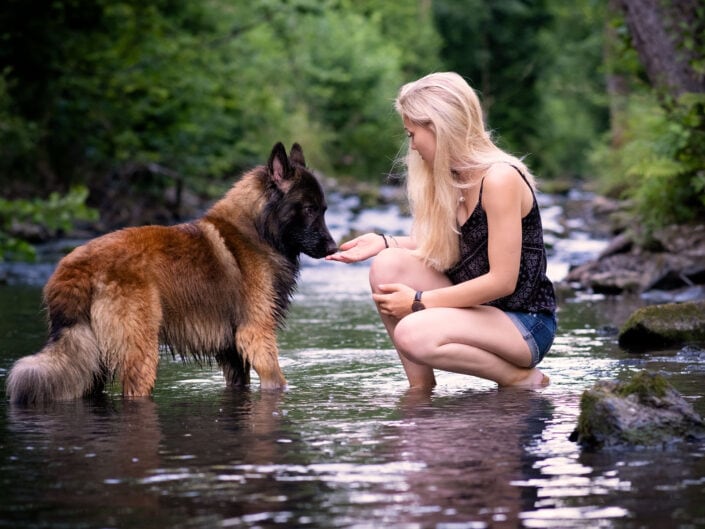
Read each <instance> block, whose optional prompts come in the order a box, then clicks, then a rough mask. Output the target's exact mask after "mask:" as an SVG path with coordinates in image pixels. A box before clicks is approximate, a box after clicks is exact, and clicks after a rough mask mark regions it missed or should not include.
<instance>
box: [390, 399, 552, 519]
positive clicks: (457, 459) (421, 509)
mask: <svg viewBox="0 0 705 529" xmlns="http://www.w3.org/2000/svg"><path fill="white" fill-rule="evenodd" d="M399 412H400V421H399V423H398V424H396V425H394V426H390V427H388V428H387V430H388V431H387V432H385V433H386V436H387V437H388V438H389V439H390V442H389V445H388V447H387V448H388V449H389V450H391V451H393V452H395V453H397V454H398V455H399V457H400V460H401V461H406V462H408V463H415V464H416V465H419V468H417V469H415V471H413V472H409V473H408V474H407V479H406V485H407V487H408V489H407V490H406V495H407V498H405V499H404V502H403V504H402V505H403V507H402V508H401V509H399V512H398V513H397V515H398V516H399V518H400V520H401V521H403V522H408V523H413V524H415V525H416V526H419V527H433V526H438V524H443V523H451V522H453V521H455V522H458V521H461V520H462V522H463V523H462V524H461V525H460V526H461V527H517V526H518V525H519V519H520V515H521V513H522V512H524V511H526V510H529V509H532V508H533V506H534V503H535V502H536V489H535V488H534V487H524V486H516V485H515V484H514V483H515V482H519V481H522V480H525V479H526V478H527V477H528V476H531V475H532V474H536V471H535V469H534V468H533V465H532V463H533V461H532V460H531V459H529V458H527V453H526V451H525V449H524V447H525V446H527V445H531V444H532V443H534V442H536V440H537V439H540V437H541V434H542V431H543V429H544V426H545V424H546V423H547V422H548V421H549V420H550V419H551V416H552V412H553V406H552V404H551V402H550V400H549V399H546V398H544V397H542V396H541V394H540V393H535V392H527V391H516V390H514V391H512V390H501V391H497V390H489V391H469V392H466V393H464V394H461V395H453V396H447V397H436V398H432V397H431V395H430V394H428V393H424V392H420V391H408V392H407V393H406V394H405V395H404V397H403V398H402V399H401V400H400V402H399ZM409 505H411V506H412V507H411V508H409Z"/></svg>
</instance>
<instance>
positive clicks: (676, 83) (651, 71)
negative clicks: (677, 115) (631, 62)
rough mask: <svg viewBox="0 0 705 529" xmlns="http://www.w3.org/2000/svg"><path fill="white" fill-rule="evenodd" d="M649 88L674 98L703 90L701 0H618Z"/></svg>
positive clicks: (704, 21)
mask: <svg viewBox="0 0 705 529" xmlns="http://www.w3.org/2000/svg"><path fill="white" fill-rule="evenodd" d="M619 1H620V4H621V6H622V8H623V10H624V15H625V18H626V22H627V27H628V28H629V33H630V34H631V37H632V42H633V44H634V47H635V48H636V50H637V52H638V53H639V57H640V59H641V62H642V64H643V66H644V69H645V70H646V74H647V76H648V77H649V80H650V82H651V84H652V86H653V87H655V88H656V89H657V90H661V91H663V92H665V93H667V94H669V95H670V96H672V97H674V98H678V97H679V96H681V95H682V94H684V93H688V92H691V93H702V92H705V57H703V50H704V49H705V5H704V4H703V2H702V0H678V1H677V2H664V1H661V0H619Z"/></svg>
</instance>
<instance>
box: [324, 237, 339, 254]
mask: <svg viewBox="0 0 705 529" xmlns="http://www.w3.org/2000/svg"><path fill="white" fill-rule="evenodd" d="M337 251H338V245H337V244H335V242H334V241H333V240H331V241H330V242H329V243H328V246H327V247H326V255H332V254H334V253H335V252H337Z"/></svg>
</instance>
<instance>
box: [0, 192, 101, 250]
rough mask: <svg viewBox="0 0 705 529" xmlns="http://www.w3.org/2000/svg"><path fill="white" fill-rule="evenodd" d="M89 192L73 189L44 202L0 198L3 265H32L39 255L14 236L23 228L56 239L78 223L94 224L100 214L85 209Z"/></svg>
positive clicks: (25, 241) (28, 244)
mask: <svg viewBox="0 0 705 529" xmlns="http://www.w3.org/2000/svg"><path fill="white" fill-rule="evenodd" d="M87 198H88V190H87V189H86V188H85V187H76V188H74V189H71V190H70V191H69V192H68V193H67V194H66V195H63V196H62V195H59V194H58V193H51V194H50V195H49V197H48V198H47V199H45V200H40V199H33V200H21V199H20V200H7V199H4V198H0V261H16V260H23V261H31V260H34V258H35V255H36V252H35V250H34V247H33V246H32V245H31V244H30V243H29V242H28V241H27V240H24V238H22V237H18V236H15V235H13V234H14V233H15V232H16V231H20V229H21V228H22V227H23V226H25V227H26V226H35V227H39V228H41V229H42V231H44V232H47V235H49V236H51V235H56V234H57V233H59V232H68V231H70V230H71V229H72V228H73V227H74V225H75V223H76V222H77V221H82V220H84V221H93V220H96V219H97V216H98V215H97V212H96V211H95V210H93V209H91V208H89V207H87V206H86V199H87Z"/></svg>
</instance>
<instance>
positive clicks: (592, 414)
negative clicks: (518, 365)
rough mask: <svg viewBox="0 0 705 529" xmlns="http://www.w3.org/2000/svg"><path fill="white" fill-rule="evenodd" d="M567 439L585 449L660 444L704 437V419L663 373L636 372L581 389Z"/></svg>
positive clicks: (662, 445)
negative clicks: (574, 424) (575, 418)
mask: <svg viewBox="0 0 705 529" xmlns="http://www.w3.org/2000/svg"><path fill="white" fill-rule="evenodd" d="M570 439H571V441H574V442H577V443H579V444H580V445H581V446H583V447H584V448H586V449H590V450H602V449H615V448H616V449H624V448H633V447H664V446H670V445H674V444H677V443H680V442H683V441H699V442H700V441H705V421H703V418H702V417H700V415H698V414H697V413H696V412H695V411H694V409H693V406H692V405H691V404H690V403H689V402H688V401H686V400H685V399H684V398H683V397H682V396H681V395H680V393H678V391H676V390H675V389H674V388H673V387H672V386H671V385H670V384H669V383H668V382H667V381H666V379H665V378H664V377H662V376H661V375H658V374H652V373H649V372H647V371H641V372H639V373H637V374H636V375H634V376H633V377H632V378H631V379H630V380H627V381H624V382H616V381H598V382H597V383H596V384H595V385H594V386H593V387H592V388H590V389H588V390H586V391H585V392H583V395H582V397H581V399H580V416H579V417H578V425H577V427H576V429H575V430H574V431H573V433H572V434H571V436H570Z"/></svg>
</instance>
